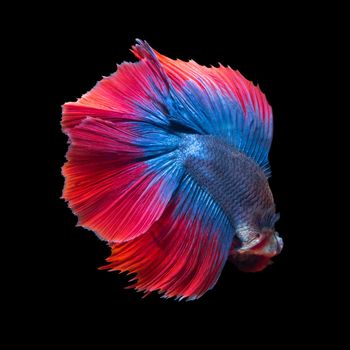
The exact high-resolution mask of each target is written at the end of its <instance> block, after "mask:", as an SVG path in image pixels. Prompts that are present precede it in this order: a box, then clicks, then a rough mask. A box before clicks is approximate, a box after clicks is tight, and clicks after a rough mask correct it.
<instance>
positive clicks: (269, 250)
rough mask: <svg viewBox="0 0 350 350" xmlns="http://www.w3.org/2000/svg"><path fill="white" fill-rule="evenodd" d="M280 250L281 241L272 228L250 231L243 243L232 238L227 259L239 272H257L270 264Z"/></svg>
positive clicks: (236, 238)
mask: <svg viewBox="0 0 350 350" xmlns="http://www.w3.org/2000/svg"><path fill="white" fill-rule="evenodd" d="M282 249H283V240H282V238H281V237H280V236H279V234H278V232H277V231H275V229H274V228H263V229H260V230H251V231H250V239H249V240H247V241H245V242H242V241H241V240H240V239H239V238H238V237H235V238H234V240H233V243H232V246H231V251H230V257H229V258H230V260H231V261H232V262H233V263H234V265H236V267H237V268H238V269H239V270H241V271H245V272H258V271H261V270H263V269H264V268H265V267H267V266H268V265H270V264H272V260H271V258H273V257H274V256H276V255H278V254H279V253H280V252H281V251H282Z"/></svg>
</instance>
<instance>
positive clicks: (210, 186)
mask: <svg viewBox="0 0 350 350" xmlns="http://www.w3.org/2000/svg"><path fill="white" fill-rule="evenodd" d="M180 151H181V152H182V155H183V156H182V157H183V159H182V161H183V162H184V165H185V168H186V170H187V172H188V173H189V174H190V175H191V176H192V177H193V178H194V180H195V181H196V182H197V183H198V184H199V185H200V186H201V187H202V188H204V189H205V190H206V191H207V192H208V193H209V194H210V195H211V196H212V198H213V199H214V200H215V201H216V202H217V203H218V204H219V206H220V207H221V209H222V210H223V211H224V213H225V214H226V215H227V217H228V219H229V221H230V223H231V225H232V226H233V228H234V229H236V228H237V227H238V226H239V225H242V224H245V225H247V226H249V227H251V228H252V230H253V231H255V230H258V229H259V227H257V223H256V222H254V221H253V220H252V219H253V218H254V215H252V214H253V213H252V212H253V211H254V210H256V211H257V212H260V211H261V212H262V211H265V212H270V210H272V209H274V202H273V197H272V194H271V191H270V188H269V185H268V181H267V178H266V176H265V174H264V173H263V171H262V170H261V168H260V167H259V166H257V165H256V164H255V163H254V162H253V161H252V160H251V159H249V158H248V157H247V156H245V155H244V154H243V153H241V152H239V151H238V150H236V149H235V148H234V147H233V146H231V145H229V144H228V143H227V142H225V141H223V140H220V139H218V138H216V137H213V136H210V135H204V136H203V135H186V136H185V137H184V139H183V142H182V143H181V145H180Z"/></svg>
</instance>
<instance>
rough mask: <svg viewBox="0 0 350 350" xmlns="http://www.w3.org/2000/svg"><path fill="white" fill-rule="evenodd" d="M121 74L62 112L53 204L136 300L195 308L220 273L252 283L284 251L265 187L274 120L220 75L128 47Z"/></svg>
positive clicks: (252, 95)
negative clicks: (61, 202)
mask: <svg viewBox="0 0 350 350" xmlns="http://www.w3.org/2000/svg"><path fill="white" fill-rule="evenodd" d="M131 51H132V52H133V53H134V54H135V56H136V58H137V59H138V61H137V62H134V63H130V62H124V63H122V64H121V65H118V67H117V71H116V72H115V73H114V74H112V75H110V76H109V77H104V78H103V79H102V80H101V81H100V82H98V83H97V85H96V86H95V87H94V88H93V89H92V90H91V91H89V92H88V93H86V94H85V95H83V96H82V97H81V98H80V99H78V100H77V101H76V102H69V103H66V104H64V106H63V117H62V128H63V131H64V133H66V134H67V135H68V137H69V143H70V145H69V150H68V153H67V155H66V158H67V162H66V163H65V164H64V166H63V175H64V177H65V185H64V189H63V198H64V199H65V200H66V201H67V202H68V205H69V207H70V208H71V210H72V211H73V213H74V214H75V215H77V217H78V225H80V226H82V227H84V228H87V229H89V230H91V231H93V232H95V234H96V235H97V236H98V237H99V238H100V239H101V240H103V241H105V242H106V243H107V244H108V245H109V247H110V249H111V256H110V257H109V258H108V259H107V261H108V265H107V266H104V267H102V269H109V270H111V271H119V272H126V273H128V274H132V276H133V278H132V281H133V283H134V284H133V285H132V286H131V287H134V288H135V289H136V290H137V291H142V292H144V293H145V295H147V294H149V293H151V292H153V291H157V292H158V293H159V294H162V296H163V297H166V298H169V297H174V298H176V299H186V300H193V299H198V298H199V297H201V296H202V295H203V294H204V293H206V292H207V291H208V290H210V289H212V288H213V287H214V285H215V284H216V282H217V280H218V278H219V276H220V274H221V271H222V269H223V267H224V265H225V263H226V261H228V260H229V261H231V262H233V263H234V264H235V265H236V267H237V268H238V269H239V270H242V271H246V272H255V271H261V270H263V269H264V268H265V267H266V266H267V265H269V264H270V263H271V258H272V257H274V256H275V255H277V254H279V253H280V251H281V249H282V246H283V243H282V239H281V238H280V237H279V235H278V233H277V232H276V231H275V229H274V226H275V223H276V221H277V220H278V214H276V209H275V204H274V199H273V196H272V193H271V190H270V187H269V183H268V178H269V176H270V167H269V161H268V153H269V149H270V146H271V140H272V110H271V107H270V105H269V104H268V102H267V100H266V97H265V95H264V94H263V93H262V92H261V91H260V89H259V87H256V86H254V84H253V83H252V82H250V81H248V80H247V79H245V78H244V77H243V76H242V75H241V74H240V73H239V72H238V71H235V70H233V69H231V68H230V67H225V66H223V65H221V64H219V66H218V67H210V68H209V67H205V66H201V65H199V64H197V63H196V62H194V61H193V60H190V61H188V62H184V61H181V60H172V59H170V58H168V57H166V56H163V55H161V54H160V53H158V52H157V51H155V50H154V49H152V48H151V47H150V46H149V45H148V43H147V42H145V41H141V40H137V44H136V45H135V46H133V47H132V50H131Z"/></svg>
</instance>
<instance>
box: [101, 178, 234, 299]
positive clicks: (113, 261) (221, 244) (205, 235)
mask: <svg viewBox="0 0 350 350" xmlns="http://www.w3.org/2000/svg"><path fill="white" fill-rule="evenodd" d="M232 236H233V230H232V228H231V226H230V225H229V223H228V220H227V218H226V216H225V215H224V214H223V213H222V212H221V211H220V209H219V208H218V207H217V205H216V204H215V203H214V202H213V201H211V199H210V196H209V195H208V194H207V193H205V192H204V191H202V190H201V189H200V188H199V187H198V186H196V185H195V184H194V183H193V182H192V180H191V179H190V178H189V177H187V178H186V179H185V180H184V181H183V183H182V184H181V186H180V187H179V191H178V192H177V194H176V195H175V196H174V197H173V198H172V200H171V201H170V203H169V205H168V207H167V208H166V210H165V211H164V213H163V215H162V217H161V218H160V220H158V221H157V222H155V223H154V224H153V226H152V227H151V228H150V230H149V231H148V232H146V233H145V234H144V235H142V236H140V237H138V238H136V239H134V240H132V241H129V242H125V243H121V244H114V245H112V255H111V257H110V258H109V259H108V261H109V265H108V266H106V267H104V268H107V269H111V270H119V271H129V272H131V273H136V278H135V279H136V280H137V282H136V283H135V284H134V286H133V287H135V288H136V289H137V290H141V291H145V292H151V291H157V290H158V291H160V292H161V293H164V294H165V296H166V297H178V298H189V299H196V298H198V297H200V296H201V295H203V294H204V293H205V292H206V291H207V290H209V289H211V288H212V287H213V286H214V285H215V283H216V281H217V279H218V278H219V275H220V273H221V270H222V268H223V266H224V264H225V262H226V259H227V256H228V251H229V248H230V245H231V241H232Z"/></svg>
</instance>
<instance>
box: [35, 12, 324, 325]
mask: <svg viewBox="0 0 350 350" xmlns="http://www.w3.org/2000/svg"><path fill="white" fill-rule="evenodd" d="M119 10H120V9H119ZM56 11H57V9H55V8H52V9H50V10H47V14H46V16H45V18H44V19H43V18H42V22H41V25H40V26H39V28H38V29H36V32H35V34H34V35H33V36H34V37H35V39H36V41H37V39H38V38H39V39H40V40H39V41H37V44H36V45H37V46H35V49H33V51H32V52H29V55H30V56H31V59H33V61H35V67H36V68H35V69H36V72H35V76H36V83H37V86H38V87H39V88H38V91H37V93H38V94H40V99H41V103H40V111H38V115H39V116H40V118H42V119H40V120H41V127H42V128H43V130H40V132H41V135H45V138H44V139H41V142H44V144H45V147H44V149H43V150H42V153H41V155H42V158H43V159H44V160H45V166H46V169H45V174H46V178H45V190H44V191H43V192H44V197H45V200H44V202H43V203H44V205H41V208H42V211H43V213H44V214H43V220H42V221H43V222H42V225H41V227H42V230H41V232H40V243H39V245H38V247H40V250H41V252H40V253H41V254H40V257H42V256H44V258H40V259H41V260H40V265H39V267H38V268H36V272H37V274H38V275H39V280H40V281H41V283H42V288H41V294H40V295H45V298H42V299H41V301H40V304H41V305H42V306H43V307H44V308H47V309H48V310H55V312H58V311H59V312H64V313H65V315H66V316H67V318H69V317H72V315H76V314H81V313H82V314H84V315H88V314H91V312H92V310H99V311H100V312H101V311H102V310H105V314H106V315H107V314H109V313H112V312H116V310H118V312H119V313H121V312H122V311H123V312H124V313H125V314H129V315H130V314H132V313H133V312H134V311H135V310H139V309H140V310H141V309H142V310H143V309H146V310H148V311H149V312H151V313H153V312H155V311H156V310H163V311H166V312H167V311H170V310H172V311H174V310H175V311H180V312H181V313H182V312H186V313H192V312H195V313H196V312H197V311H198V312H199V311H203V310H204V311H205V310H209V309H211V310H217V311H219V312H220V313H222V314H225V315H226V316H228V317H230V319H236V320H237V318H238V319H242V318H244V317H247V318H248V319H249V320H250V321H249V322H250V323H253V324H254V325H256V324H259V325H260V324H261V323H264V322H265V321H264V320H267V319H269V321H267V322H270V320H271V319H272V320H273V321H272V322H276V324H278V323H279V322H283V321H282V320H285V319H288V318H290V317H297V318H298V319H299V321H298V322H302V321H303V322H305V320H307V319H308V318H309V317H311V316H312V317H313V318H314V316H315V314H316V315H317V314H318V313H322V307H321V306H322V305H324V301H321V300H319V299H318V298H317V295H318V293H319V291H320V289H322V288H325V287H326V285H327V283H328V282H327V278H328V272H327V270H325V267H324V266H320V262H319V260H318V259H317V258H315V255H314V251H315V250H317V249H316V248H315V232H314V230H315V228H314V227H313V226H312V223H311V222H310V220H311V219H310V218H311V211H312V208H313V205H314V201H315V197H314V195H315V193H316V190H315V187H314V184H313V176H312V175H311V170H312V169H313V167H314V166H315V164H316V163H317V160H316V157H315V148H316V145H315V144H314V142H312V133H311V131H312V132H313V133H314V132H315V128H316V127H317V124H319V121H320V118H321V119H322V118H323V116H322V115H320V114H318V115H317V116H316V115H315V114H313V113H312V105H313V103H314V101H315V100H316V99H317V98H318V97H316V96H314V95H313V93H312V89H310V87H311V86H313V84H315V80H314V79H315V76H316V71H315V61H314V58H315V56H317V55H318V49H319V42H320V40H321V37H322V34H321V32H320V31H319V30H315V27H314V25H311V24H309V18H310V17H309V15H310V14H309V13H304V12H303V11H301V12H298V13H296V14H294V13H293V14H292V15H291V16H290V17H289V15H288V13H287V12H288V10H281V11H280V12H279V13H278V14H276V15H274V14H271V15H270V17H265V16H262V15H261V16H260V15H259V14H256V15H255V16H254V17H251V12H250V11H249V10H246V11H241V10H237V12H232V10H227V11H225V10H224V9H222V8H221V9H218V8H215V9H214V11H213V13H208V14H207V15H206V16H204V17H202V15H199V14H198V13H197V12H196V11H194V12H191V13H189V12H187V11H186V10H185V9H184V11H183V12H182V15H180V16H174V17H175V18H172V19H170V17H168V13H167V10H164V11H163V12H162V15H157V14H154V17H150V16H143V13H142V10H141V9H138V10H130V9H129V10H127V11H125V12H124V11H118V9H115V8H104V9H102V10H101V9H100V12H96V13H95V14H94V13H93V14H90V15H89V16H77V14H76V13H74V14H72V13H71V12H70V11H69V9H66V11H64V13H61V14H60V17H59V19H56ZM92 12H94V11H92ZM209 12H210V11H209ZM257 12H259V11H257ZM78 13H79V12H78ZM165 13H167V15H166V16H165ZM136 14H137V15H138V16H136ZM124 17H125V18H124ZM43 32H45V33H43ZM44 34H45V35H44ZM136 38H140V39H144V40H146V41H148V43H149V44H150V45H151V46H152V47H153V48H155V49H156V50H158V51H159V52H161V53H162V54H165V55H166V56H169V57H171V58H181V59H183V60H188V59H194V60H195V61H196V62H198V63H200V64H203V65H211V64H213V65H216V64H217V63H218V62H220V63H222V64H224V65H230V66H231V67H233V68H234V69H238V70H239V71H240V72H241V73H242V74H243V75H244V76H245V77H246V78H248V79H249V80H252V81H253V82H254V83H258V84H259V86H260V88H261V89H262V91H263V92H264V93H265V94H266V96H267V99H268V101H269V102H270V104H271V106H272V108H273V113H274V139H273V144H272V149H271V152H270V162H271V168H272V178H271V187H272V191H273V194H274V197H275V202H276V205H277V209H278V211H279V212H280V214H281V218H280V221H279V222H278V223H277V230H278V232H280V235H281V237H283V240H284V243H285V247H284V249H283V251H282V253H281V255H280V256H278V257H277V258H275V259H274V260H275V263H274V264H273V265H272V266H270V267H268V268H267V269H266V270H264V271H263V272H260V273H255V274H248V273H241V272H238V271H237V270H236V269H235V268H234V267H233V266H232V265H231V264H229V263H228V264H227V265H226V267H225V268H224V271H223V273H222V275H221V277H220V279H219V281H218V283H217V285H216V286H215V287H214V289H213V290H211V291H209V292H208V293H206V294H205V295H204V296H203V297H202V298H200V299H199V300H197V301H192V302H178V301H174V300H165V299H160V298H159V296H158V295H156V294H152V295H150V296H148V297H147V298H145V299H142V298H141V297H142V295H141V294H138V293H136V292H135V291H134V290H129V289H128V290H126V289H124V287H125V286H126V285H127V284H128V282H127V281H128V278H127V277H126V276H124V275H119V274H117V273H108V272H106V271H99V270H98V267H100V266H101V265H103V264H104V260H105V258H107V257H108V255H109V249H108V248H107V246H106V245H105V243H103V242H101V241H99V240H98V239H97V238H96V237H95V236H94V235H93V234H92V233H91V232H88V231H86V230H84V229H82V228H77V227H75V224H76V222H77V219H76V218H75V217H74V215H73V214H72V213H71V211H70V210H69V209H68V207H67V205H66V204H65V203H64V201H63V200H61V199H60V196H61V193H62V187H63V182H64V179H63V177H62V176H61V166H62V165H63V163H64V160H65V153H66V150H67V137H66V136H65V135H64V134H62V132H61V127H60V118H61V106H62V104H63V103H65V102H68V101H75V100H76V99H77V98H78V97H80V96H81V95H82V94H83V93H85V92H87V91H88V90H90V89H91V88H92V87H93V86H94V85H95V83H96V82H97V81H98V80H100V79H101V78H102V76H106V75H109V74H111V73H112V72H114V71H115V69H116V64H117V63H121V62H123V61H134V60H135V59H134V58H133V55H132V54H131V53H130V52H129V49H130V48H131V45H133V44H134V42H135V39H136ZM33 40H34V38H33ZM310 134H311V136H310ZM317 234H318V235H321V234H322V232H321V231H318V233H317ZM33 288H34V287H33ZM131 310H132V311H131ZM50 312H51V311H50ZM148 315H150V314H148ZM183 315H184V314H183Z"/></svg>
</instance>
